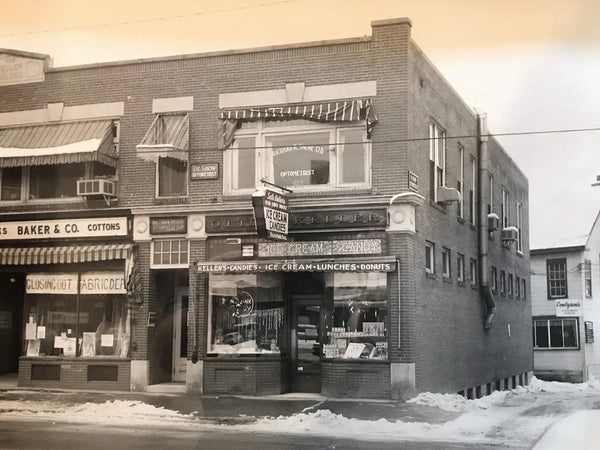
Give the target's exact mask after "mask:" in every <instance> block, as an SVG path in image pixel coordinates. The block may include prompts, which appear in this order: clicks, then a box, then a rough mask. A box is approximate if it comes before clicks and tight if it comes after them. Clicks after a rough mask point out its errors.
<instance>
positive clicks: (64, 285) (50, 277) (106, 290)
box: [25, 271, 127, 295]
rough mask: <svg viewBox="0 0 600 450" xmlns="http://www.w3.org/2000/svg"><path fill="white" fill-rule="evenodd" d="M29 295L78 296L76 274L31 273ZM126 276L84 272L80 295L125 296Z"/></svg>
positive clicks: (27, 287) (120, 273)
mask: <svg viewBox="0 0 600 450" xmlns="http://www.w3.org/2000/svg"><path fill="white" fill-rule="evenodd" d="M25 292H26V293H27V294H63V295H65V294H77V274H76V273H30V274H27V279H26V283H25ZM126 292H127V291H126V289H125V275H124V273H123V272H120V271H110V272H108V271H107V272H84V273H82V274H81V278H80V280H79V293H80V294H83V295H85V294H125V293H126Z"/></svg>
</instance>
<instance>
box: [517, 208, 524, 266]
mask: <svg viewBox="0 0 600 450" xmlns="http://www.w3.org/2000/svg"><path fill="white" fill-rule="evenodd" d="M515 202H516V218H515V219H516V227H517V230H518V232H519V234H518V236H517V253H519V254H521V255H522V254H523V233H522V229H523V203H521V202H520V201H519V200H515Z"/></svg>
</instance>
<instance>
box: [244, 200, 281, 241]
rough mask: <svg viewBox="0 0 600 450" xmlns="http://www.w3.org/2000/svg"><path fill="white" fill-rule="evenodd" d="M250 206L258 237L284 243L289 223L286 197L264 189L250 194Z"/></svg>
mask: <svg viewBox="0 0 600 450" xmlns="http://www.w3.org/2000/svg"><path fill="white" fill-rule="evenodd" d="M252 205H253V206H254V219H255V221H256V232H257V233H258V237H259V238H266V239H272V240H276V241H286V240H287V234H288V222H289V207H288V199H287V196H286V195H285V194H281V193H279V192H275V191H273V190H270V189H264V190H262V191H258V192H255V193H254V194H252Z"/></svg>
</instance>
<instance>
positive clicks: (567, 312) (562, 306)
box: [556, 300, 581, 317]
mask: <svg viewBox="0 0 600 450" xmlns="http://www.w3.org/2000/svg"><path fill="white" fill-rule="evenodd" d="M580 313H581V300H556V317H574V316H578V315H579V314H580Z"/></svg>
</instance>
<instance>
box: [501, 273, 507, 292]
mask: <svg viewBox="0 0 600 450" xmlns="http://www.w3.org/2000/svg"><path fill="white" fill-rule="evenodd" d="M500 295H506V272H505V271H504V270H503V269H500Z"/></svg>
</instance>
